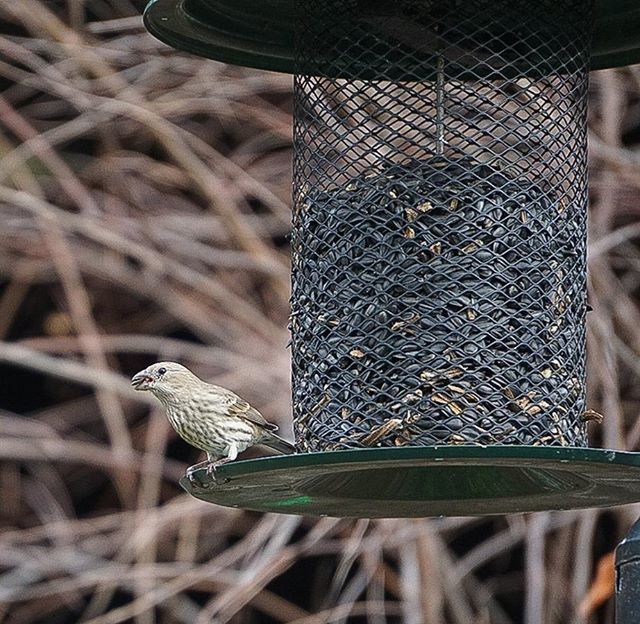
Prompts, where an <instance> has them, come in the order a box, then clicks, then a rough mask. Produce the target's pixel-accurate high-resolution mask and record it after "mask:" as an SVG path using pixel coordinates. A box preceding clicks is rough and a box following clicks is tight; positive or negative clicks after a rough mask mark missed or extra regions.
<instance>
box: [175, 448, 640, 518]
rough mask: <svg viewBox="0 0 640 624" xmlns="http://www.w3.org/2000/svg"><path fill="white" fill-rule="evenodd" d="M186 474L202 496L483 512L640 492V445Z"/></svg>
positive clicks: (292, 510) (458, 451) (232, 467)
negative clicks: (639, 448) (212, 474)
mask: <svg viewBox="0 0 640 624" xmlns="http://www.w3.org/2000/svg"><path fill="white" fill-rule="evenodd" d="M216 479H217V480H215V479H213V477H210V476H208V475H207V473H206V469H201V470H198V471H196V472H195V473H194V475H193V481H190V480H189V479H187V478H186V477H183V479H182V480H181V481H180V484H181V485H182V487H183V488H184V489H185V490H186V491H187V492H189V494H191V495H193V496H195V497H196V498H199V499H201V500H204V501H207V502H210V503H216V504H218V505H224V506H226V507H241V508H244V509H252V510H255V511H275V512H280V513H288V514H305V515H323V516H334V517H369V518H394V517H426V516H444V515H447V516H483V515H490V514H507V513H520V512H530V511H542V510H549V509H578V508H587V507H608V506H612V505H623V504H626V503H634V502H637V501H639V500H640V453H628V452H622V451H608V450H602V449H584V448H566V447H540V446H490V447H482V446H437V447H404V448H373V449H352V450H344V451H331V452H323V453H300V454H297V455H287V456H278V457H266V458H261V459H250V460H245V461H236V462H233V463H229V464H226V465H223V466H221V467H220V468H218V470H217V472H216Z"/></svg>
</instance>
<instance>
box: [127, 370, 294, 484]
mask: <svg viewBox="0 0 640 624" xmlns="http://www.w3.org/2000/svg"><path fill="white" fill-rule="evenodd" d="M131 385H132V386H133V387H134V388H135V389H136V390H148V391H149V392H151V393H152V394H153V395H154V396H155V397H156V398H157V399H158V400H159V401H160V403H162V405H163V406H164V408H165V410H166V412H167V417H168V418H169V422H170V423H171V426H172V427H173V428H174V429H175V430H176V431H177V433H178V435H179V436H180V437H181V438H182V439H183V440H186V441H187V442H188V443H189V444H191V445H193V446H195V447H196V448H199V449H202V450H203V451H206V453H207V461H205V462H201V463H199V464H196V465H195V466H191V468H189V469H188V470H187V477H189V478H191V477H192V475H193V472H194V471H195V470H196V469H197V468H201V467H203V466H205V465H206V466H207V471H208V473H209V474H211V473H213V472H215V469H216V467H218V466H220V465H221V464H224V463H226V462H229V461H233V460H234V459H235V458H236V457H237V456H238V453H242V451H244V450H246V449H248V448H249V447H250V446H254V445H255V444H261V445H263V446H267V447H269V448H270V449H273V450H274V451H277V452H279V453H283V454H289V453H293V452H295V447H294V446H293V445H292V444H290V443H289V442H287V441H286V440H283V439H282V438H281V437H279V436H277V435H276V434H275V433H274V431H276V430H277V429H278V427H277V426H276V425H274V424H272V423H270V422H267V421H266V420H265V419H264V417H263V416H262V414H260V412H258V410H256V409H254V408H253V407H251V405H249V403H247V402H246V401H243V400H242V399H241V398H240V397H239V396H238V395H237V394H235V393H233V392H231V390H227V389H226V388H221V387H220V386H214V385H213V384H209V383H207V382H205V381H202V379H199V378H198V377H196V376H195V375H194V374H193V373H192V372H191V371H190V370H189V369H188V368H185V367H184V366H182V365H181V364H177V363H176V362H157V363H156V364H152V365H151V366H148V367H147V368H145V369H144V370H141V371H140V372H139V373H136V374H135V375H134V376H133V377H132V379H131Z"/></svg>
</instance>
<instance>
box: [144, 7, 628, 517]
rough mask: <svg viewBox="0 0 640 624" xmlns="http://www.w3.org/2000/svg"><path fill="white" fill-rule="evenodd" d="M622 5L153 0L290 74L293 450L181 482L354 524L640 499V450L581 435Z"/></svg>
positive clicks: (233, 59)
mask: <svg viewBox="0 0 640 624" xmlns="http://www.w3.org/2000/svg"><path fill="white" fill-rule="evenodd" d="M627 5H628V3H625V2H624V1H623V0H620V1H618V2H614V1H612V0H600V1H599V2H596V5H595V7H593V6H592V2H591V1H590V0H553V1H550V0H544V1H543V2H532V1H531V0H403V1H397V2H392V1H391V0H313V1H310V0H289V1H288V2H284V1H282V0H265V1H264V2H262V3H255V2H253V1H251V0H156V1H155V2H152V3H151V4H150V5H149V6H148V8H147V11H146V13H145V23H146V25H147V28H148V29H149V30H150V31H151V32H152V33H153V34H154V35H156V36H157V37H158V38H160V39H161V40H163V41H165V42H167V43H169V44H170V45H173V46H175V47H177V48H180V49H183V50H187V51H190V52H194V53H196V54H199V55H202V56H206V57H209V58H213V59H217V60H221V61H226V62H230V63H236V64H240V65H247V66H252V67H259V68H264V69H273V70H279V71H287V72H291V73H294V74H295V78H294V163H293V164H294V167H293V255H292V266H293V268H292V297H291V334H292V362H293V377H292V380H293V416H294V431H295V436H296V444H297V447H298V449H299V450H300V453H298V454H296V455H292V456H284V457H270V458H264V459H257V460H248V461H236V462H233V463H230V464H228V465H225V466H223V467H221V468H220V470H219V471H218V473H217V478H216V479H215V480H214V479H212V478H208V477H207V476H206V475H205V474H204V472H202V474H199V477H200V478H199V480H198V481H196V482H195V483H191V482H188V481H184V482H183V485H184V487H185V488H186V489H187V490H188V491H189V492H191V493H192V494H193V495H195V496H197V497H199V498H202V499H204V500H208V501H212V502H216V503H219V504H223V505H232V506H239V507H246V508H249V509H256V510H261V511H282V512H286V513H305V514H326V515H332V516H367V517H389V516H429V515H476V514H494V513H509V512H521V511H536V510H543V509H567V508H578V507H593V506H608V505H615V504H622V503H628V502H633V501H638V500H640V455H639V454H634V453H624V452H618V451H610V450H602V449H589V448H587V436H586V424H585V422H584V419H583V414H584V412H585V409H586V406H585V317H586V312H587V304H586V211H587V157H586V138H587V132H586V93H587V81H588V71H589V69H590V68H591V69H598V68H602V67H610V66H614V65H621V64H628V63H633V62H640V9H639V8H628V6H627ZM592 42H593V45H592Z"/></svg>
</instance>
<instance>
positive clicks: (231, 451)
mask: <svg viewBox="0 0 640 624" xmlns="http://www.w3.org/2000/svg"><path fill="white" fill-rule="evenodd" d="M226 450H227V455H226V457H220V458H219V459H216V460H215V461H213V462H211V463H210V464H209V465H208V466H207V474H208V475H213V476H214V477H215V472H216V468H217V467H218V466H222V464H226V463H227V462H230V461H233V460H234V459H235V458H236V457H238V447H237V446H236V445H235V444H230V445H229V446H228V447H227V449H226ZM207 457H211V456H210V455H209V453H207Z"/></svg>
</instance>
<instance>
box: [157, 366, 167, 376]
mask: <svg viewBox="0 0 640 624" xmlns="http://www.w3.org/2000/svg"><path fill="white" fill-rule="evenodd" d="M166 372H167V369H166V368H165V367H164V366H163V367H162V368H159V369H158V375H164V374H165V373H166Z"/></svg>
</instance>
